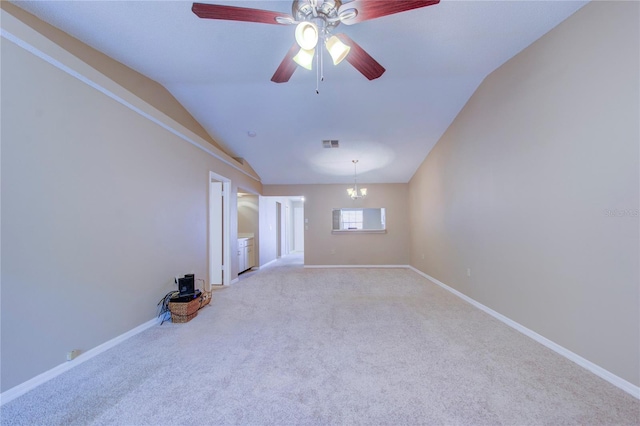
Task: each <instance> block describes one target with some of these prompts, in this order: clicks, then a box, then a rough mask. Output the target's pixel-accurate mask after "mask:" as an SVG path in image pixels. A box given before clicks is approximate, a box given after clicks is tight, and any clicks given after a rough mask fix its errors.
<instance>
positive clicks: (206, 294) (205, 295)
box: [201, 291, 211, 308]
mask: <svg viewBox="0 0 640 426" xmlns="http://www.w3.org/2000/svg"><path fill="white" fill-rule="evenodd" d="M210 302H211V292H210V291H203V292H202V306H201V308H204V307H205V306H207V305H208V304H209V303H210Z"/></svg>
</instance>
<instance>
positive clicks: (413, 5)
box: [191, 0, 440, 92]
mask: <svg viewBox="0 0 640 426" xmlns="http://www.w3.org/2000/svg"><path fill="white" fill-rule="evenodd" d="M343 1H344V3H343ZM439 2H440V0H377V1H370V0H352V1H346V0H293V4H292V6H291V12H292V14H291V15H288V14H286V13H281V12H273V11H269V10H262V9H250V8H245V7H236V6H224V5H217V4H205V3H193V6H192V7H191V10H192V11H193V13H195V14H196V15H197V16H198V17H200V18H203V19H221V20H226V21H243V22H257V23H262V24H274V25H293V24H296V25H297V26H296V31H295V40H296V43H297V46H299V48H300V50H298V49H297V48H296V49H294V48H293V47H292V48H291V49H289V52H287V54H286V55H285V57H284V59H283V60H282V62H281V63H280V65H279V66H278V69H277V70H276V72H275V73H274V74H273V77H271V81H273V82H274V83H286V82H287V81H289V79H290V78H291V76H292V75H293V73H294V72H295V70H296V66H295V64H296V63H297V64H299V65H300V66H302V67H304V68H306V69H312V67H313V58H311V60H309V59H308V56H309V52H312V53H313V54H314V55H318V56H320V57H321V56H322V55H321V54H320V53H319V52H316V47H317V44H318V41H319V40H322V42H323V44H325V47H326V49H327V50H328V52H329V54H330V55H331V58H332V59H333V63H334V65H338V64H339V63H340V62H341V61H342V60H343V59H347V62H349V63H350V64H351V65H352V66H353V67H354V68H355V69H356V70H358V71H359V72H360V73H361V74H362V75H364V76H365V77H366V78H368V79H369V80H374V79H376V78H379V77H380V76H381V75H382V74H384V72H385V69H384V67H383V66H382V65H380V64H379V63H378V62H377V61H376V60H375V59H373V57H372V56H371V55H369V54H368V53H367V52H366V51H365V50H364V49H363V48H362V47H360V46H359V45H358V44H357V43H356V42H355V41H353V40H351V39H350V38H349V36H347V35H346V34H343V33H341V34H335V35H333V34H331V31H332V30H333V29H334V28H336V27H337V26H338V25H340V24H341V23H343V24H345V25H353V24H357V23H359V22H363V21H367V20H370V19H376V18H380V17H383V16H387V15H392V14H395V13H400V12H405V11H408V10H413V9H418V8H421V7H426V6H431V5H434V4H438V3H439ZM294 46H295V45H294ZM303 51H305V52H304V53H303ZM303 57H304V58H305V59H304V60H303V59H302V58H303ZM296 58H297V59H296ZM292 63H293V64H292ZM319 65H320V67H322V60H320V61H319ZM321 72H322V71H321V70H318V75H320V73H321ZM316 92H317V87H316Z"/></svg>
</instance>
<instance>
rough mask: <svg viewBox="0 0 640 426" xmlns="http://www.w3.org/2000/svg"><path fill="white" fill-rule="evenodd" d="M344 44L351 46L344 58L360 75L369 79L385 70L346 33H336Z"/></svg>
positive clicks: (374, 77)
mask: <svg viewBox="0 0 640 426" xmlns="http://www.w3.org/2000/svg"><path fill="white" fill-rule="evenodd" d="M336 37H338V38H339V39H340V41H342V42H343V43H344V44H346V45H347V46H350V47H351V50H350V51H349V54H348V55H347V57H346V58H345V59H346V60H347V61H348V62H349V63H350V64H351V65H353V67H354V68H355V69H357V70H358V71H360V72H361V73H362V75H364V76H365V77H367V78H368V79H369V80H375V79H376V78H378V77H380V76H381V75H382V74H384V72H385V71H386V70H385V69H384V67H383V66H382V65H380V64H379V63H378V61H376V60H375V59H373V57H371V55H369V54H368V53H367V52H365V50H364V49H363V48H362V47H360V46H359V45H358V43H356V42H355V41H353V40H351V38H350V37H349V36H348V35H346V34H336Z"/></svg>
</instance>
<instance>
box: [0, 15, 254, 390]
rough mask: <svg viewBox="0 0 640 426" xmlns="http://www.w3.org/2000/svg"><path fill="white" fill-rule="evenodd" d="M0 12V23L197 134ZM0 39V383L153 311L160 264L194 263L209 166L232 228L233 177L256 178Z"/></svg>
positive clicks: (168, 278)
mask: <svg viewBox="0 0 640 426" xmlns="http://www.w3.org/2000/svg"><path fill="white" fill-rule="evenodd" d="M2 13H3V15H2V26H3V29H7V31H8V32H9V33H11V34H12V35H17V36H18V37H21V38H22V39H23V40H28V41H29V42H30V43H34V44H35V45H37V48H39V49H44V52H46V53H47V54H48V55H51V56H53V57H54V58H55V59H56V60H58V61H61V62H62V63H64V64H65V65H67V66H69V67H71V68H72V69H74V70H82V73H86V74H84V75H85V76H87V78H88V79H90V80H92V81H96V82H101V83H103V84H104V85H105V86H108V87H109V88H110V90H114V91H117V92H118V94H119V95H120V96H123V97H127V98H126V99H127V100H128V101H129V102H131V103H135V105H136V107H139V108H145V112H146V113H148V114H150V115H154V114H156V115H155V117H157V118H158V120H160V122H162V124H163V125H164V126H170V127H171V128H172V129H173V130H176V131H178V132H180V133H181V134H183V135H187V136H188V138H190V140H192V141H196V142H198V143H200V144H201V146H204V145H207V143H206V141H205V140H203V139H202V138H199V137H198V135H197V134H195V133H193V132H191V131H190V130H189V129H187V128H185V127H184V126H182V125H181V124H180V123H178V122H176V121H175V120H171V119H170V118H168V117H166V116H165V115H163V114H161V113H158V112H157V109H155V108H154V107H152V106H150V105H149V104H147V103H146V102H144V101H143V100H141V99H140V98H139V97H135V96H133V95H132V94H131V93H130V92H129V91H128V90H125V89H124V88H122V86H120V85H118V84H117V83H115V82H113V80H111V79H109V78H108V77H105V76H104V74H101V73H100V72H99V71H97V70H95V69H92V68H90V67H87V68H84V67H85V66H86V63H84V62H83V61H79V60H78V58H77V57H75V56H73V55H69V53H68V51H66V50H64V49H61V48H60V46H58V45H56V44H54V43H51V42H50V40H47V39H44V38H42V37H41V36H39V35H38V34H36V33H35V32H34V31H32V29H31V28H30V27H28V26H25V25H23V24H22V23H20V22H19V21H16V20H15V19H12V16H11V15H9V14H7V13H6V11H5V10H3V11H2ZM0 40H1V41H0V43H1V45H0V50H1V55H2V56H1V61H2V82H1V83H2V99H1V102H2V104H1V111H2V117H1V121H2V129H1V132H2V133H1V143H2V147H1V149H2V158H1V161H2V163H1V173H2V175H1V181H2V211H1V226H2V247H1V249H2V265H1V266H2V268H1V269H2V275H1V282H2V300H1V327H2V328H1V333H2V348H1V354H0V355H1V362H2V368H1V370H2V371H1V374H2V376H1V382H2V384H1V390H2V391H3V392H4V391H6V390H8V389H10V388H12V387H13V386H16V385H18V384H20V383H22V382H24V381H26V380H28V379H31V378H32V377H34V376H36V375H38V374H40V373H43V372H45V371H47V370H49V369H51V368H53V367H55V366H56V365H59V364H62V363H64V362H65V356H66V353H67V352H68V351H70V350H72V349H80V350H82V351H86V350H89V349H91V348H94V347H96V346H97V345H100V344H102V343H104V342H105V341H108V340H109V339H112V338H114V337H116V336H118V335H120V334H122V333H124V332H127V331H129V330H131V329H133V328H135V327H136V326H138V325H140V324H143V323H145V322H147V321H149V320H151V319H153V318H155V316H156V314H157V312H156V304H157V302H158V300H160V298H161V297H162V296H164V294H166V293H167V292H168V291H170V290H173V289H175V285H174V284H173V283H172V277H173V276H175V275H178V274H184V273H190V272H194V273H195V274H196V277H200V278H206V277H207V274H208V259H207V255H208V254H207V253H208V241H207V217H208V216H207V214H208V180H209V172H210V171H213V172H215V173H217V174H219V175H222V176H225V177H227V178H229V179H231V180H232V198H233V199H232V202H231V206H232V217H231V219H232V220H231V222H232V224H231V227H232V229H233V238H235V229H237V225H236V224H237V217H236V215H237V213H236V207H235V204H236V198H235V195H233V194H235V191H236V190H237V187H238V186H242V187H243V188H249V189H251V190H252V191H254V192H256V193H259V192H260V191H261V190H262V188H261V184H260V182H259V181H258V180H257V179H254V178H252V177H250V176H248V175H247V174H245V173H242V172H241V171H239V170H237V169H236V168H233V167H231V166H230V165H229V164H228V163H226V162H223V161H221V160H219V159H217V158H216V157H214V156H212V155H210V154H208V153H206V152H205V151H203V150H202V149H200V148H198V147H196V146H194V145H193V144H191V143H188V142H187V141H185V139H184V138H182V137H179V136H177V135H176V134H175V133H173V131H170V130H168V129H167V128H165V127H162V126H161V125H159V124H158V123H156V122H153V121H151V120H149V119H147V118H145V117H143V116H142V115H140V114H138V113H136V112H134V111H132V109H130V108H128V107H127V106H125V105H123V104H122V103H120V102H117V101H116V100H114V99H112V98H111V97H108V96H107V95H105V94H104V93H102V92H100V91H98V90H96V89H95V88H93V87H91V86H89V85H87V84H85V83H83V82H81V81H80V80H79V79H78V78H76V77H74V76H72V75H70V74H68V73H66V72H63V71H61V70H60V69H58V68H56V67H54V66H53V65H51V64H49V63H47V62H45V61H44V60H42V59H40V58H39V57H36V56H35V55H33V54H32V53H30V52H28V51H26V50H24V49H23V48H22V47H19V46H18V45H16V44H14V43H13V42H11V41H8V40H7V39H6V38H2V39H0ZM234 226H235V227H234ZM234 248H235V246H234V247H232V250H233V249H234ZM233 260H234V259H233V256H232V261H233ZM235 262H236V263H235V264H232V268H235V270H237V259H235Z"/></svg>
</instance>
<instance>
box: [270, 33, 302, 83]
mask: <svg viewBox="0 0 640 426" xmlns="http://www.w3.org/2000/svg"><path fill="white" fill-rule="evenodd" d="M298 50H300V46H298V43H293V46H291V49H289V51H288V52H287V54H286V55H285V57H284V59H283V60H282V62H280V65H279V66H278V69H277V70H276V72H275V73H273V77H271V81H273V82H274V83H286V82H287V81H289V79H290V78H291V76H292V75H293V72H294V71H295V70H296V68H297V67H298V65H297V64H296V63H295V62H293V57H294V56H296V54H297V53H298Z"/></svg>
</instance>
